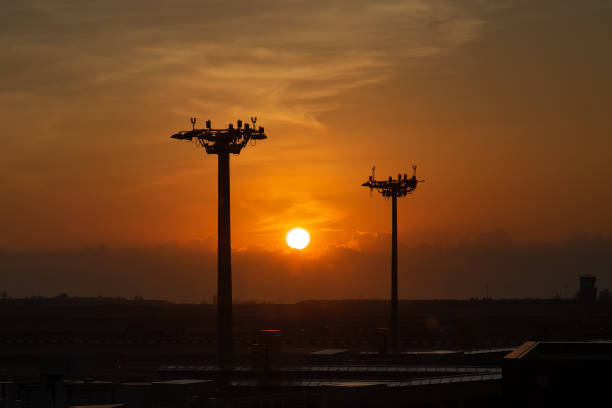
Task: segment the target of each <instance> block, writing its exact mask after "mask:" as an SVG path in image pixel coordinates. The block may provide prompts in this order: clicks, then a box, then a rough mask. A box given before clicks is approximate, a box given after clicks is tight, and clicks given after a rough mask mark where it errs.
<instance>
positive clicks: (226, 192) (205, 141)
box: [170, 118, 267, 369]
mask: <svg viewBox="0 0 612 408" xmlns="http://www.w3.org/2000/svg"><path fill="white" fill-rule="evenodd" d="M256 122H257V118H251V123H252V126H251V125H249V124H248V123H245V124H244V127H243V126H242V121H241V120H238V121H237V122H236V127H234V125H233V124H232V123H230V124H229V125H228V127H227V128H226V129H213V128H212V127H211V123H210V120H207V121H206V128H205V129H196V127H195V125H196V118H191V125H192V129H191V130H186V131H180V132H178V133H176V134H174V135H172V136H170V137H171V138H173V139H178V140H189V141H192V142H195V143H196V144H197V145H199V146H200V147H203V148H204V149H205V150H206V153H208V154H216V155H217V156H218V173H219V174H218V196H219V203H218V211H219V213H218V237H217V240H218V251H217V357H218V361H219V367H221V368H223V369H228V368H231V367H232V364H233V358H232V349H233V343H234V341H233V334H232V329H233V324H232V321H233V320H232V253H231V239H230V173H229V155H230V153H231V154H236V155H237V154H240V151H241V150H242V148H243V147H245V146H246V145H247V144H248V143H249V141H257V140H261V139H266V138H267V136H266V135H265V133H264V128H263V127H261V126H260V127H259V128H258V129H255V124H256Z"/></svg>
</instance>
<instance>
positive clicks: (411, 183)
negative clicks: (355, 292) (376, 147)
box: [362, 166, 425, 352]
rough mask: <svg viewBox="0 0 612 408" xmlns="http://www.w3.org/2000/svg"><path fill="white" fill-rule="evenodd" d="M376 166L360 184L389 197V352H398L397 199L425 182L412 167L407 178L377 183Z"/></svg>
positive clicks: (399, 176)
mask: <svg viewBox="0 0 612 408" xmlns="http://www.w3.org/2000/svg"><path fill="white" fill-rule="evenodd" d="M375 170H376V166H374V167H372V175H371V176H370V177H368V181H366V182H365V183H363V184H362V186H363V187H369V188H370V190H373V189H376V191H378V192H379V193H380V194H381V195H382V196H383V197H384V198H385V199H388V198H389V197H391V203H392V205H391V208H392V210H391V225H392V227H391V352H398V351H400V350H399V323H398V298H397V198H398V197H405V196H406V195H408V194H411V193H412V192H413V191H414V190H415V189H416V187H417V184H418V183H420V182H423V181H425V180H417V178H416V166H412V170H413V174H412V177H411V178H408V175H407V174H404V177H402V175H401V174H398V175H397V179H395V180H394V179H393V177H391V176H389V179H388V180H385V181H378V180H376V178H375V176H374V171H375Z"/></svg>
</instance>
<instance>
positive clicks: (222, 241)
mask: <svg viewBox="0 0 612 408" xmlns="http://www.w3.org/2000/svg"><path fill="white" fill-rule="evenodd" d="M229 171H230V170H229V152H227V151H224V152H219V157H218V173H219V174H218V191H219V208H218V212H219V215H218V221H217V228H218V235H217V237H218V239H217V241H218V242H217V245H218V247H217V248H218V249H217V355H218V357H219V365H220V366H221V367H229V366H231V365H232V355H233V346H234V341H233V337H232V322H233V315H232V242H231V226H230V174H229Z"/></svg>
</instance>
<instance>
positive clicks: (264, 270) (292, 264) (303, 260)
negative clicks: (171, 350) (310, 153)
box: [0, 233, 612, 302]
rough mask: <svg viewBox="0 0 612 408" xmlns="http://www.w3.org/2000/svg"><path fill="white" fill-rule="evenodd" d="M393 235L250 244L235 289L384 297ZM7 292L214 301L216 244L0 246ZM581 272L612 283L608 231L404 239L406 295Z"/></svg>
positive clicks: (567, 289) (546, 290) (537, 284)
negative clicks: (313, 249)
mask: <svg viewBox="0 0 612 408" xmlns="http://www.w3.org/2000/svg"><path fill="white" fill-rule="evenodd" d="M388 244H389V236H388V235H386V234H378V235H371V234H360V235H357V236H356V237H355V238H354V240H353V241H352V242H351V243H349V244H347V245H341V246H340V245H337V246H330V247H329V248H328V249H327V250H326V251H325V252H324V253H323V254H321V255H320V256H318V257H309V256H296V254H291V253H287V252H272V251H269V250H265V249H260V248H248V249H245V250H239V251H235V252H234V254H233V272H234V288H235V299H236V300H237V301H246V300H257V301H274V302H279V301H280V302H292V301H296V300H302V299H339V298H382V297H386V295H387V293H388V291H389V276H388V275H389V273H388V272H389V251H388V249H389V245H388ZM0 268H1V276H2V285H1V287H0V290H2V291H6V292H7V293H8V294H9V296H13V297H22V296H31V295H42V296H54V295H56V294H58V293H68V294H70V295H75V296H98V295H102V296H124V297H133V296H144V297H145V298H157V299H169V300H173V301H179V302H200V301H210V300H211V298H212V296H213V294H214V292H215V282H216V252H215V251H214V249H213V250H211V249H206V248H205V247H204V246H197V245H191V246H179V245H171V244H168V245H163V246H158V247H151V248H144V249H110V248H104V247H100V248H96V249H82V250H64V251H55V252H38V251H22V252H0ZM581 274H593V275H596V276H597V277H598V286H599V288H601V289H604V288H612V238H610V237H600V236H591V237H587V236H577V237H574V238H572V239H568V240H566V241H563V242H557V243H548V244H524V243H514V242H512V241H511V240H510V239H508V238H507V237H506V236H505V235H504V234H503V233H490V234H484V235H482V236H481V237H480V238H478V239H475V240H471V241H464V242H461V243H458V244H455V245H445V246H442V245H420V246H416V247H400V293H401V297H402V298H406V299H423V298H470V297H482V296H484V295H485V294H486V290H488V293H489V295H490V296H492V297H496V298H504V297H505V298H509V297H510V298H522V297H553V296H554V295H555V294H559V295H561V296H565V295H566V294H568V295H570V296H571V295H572V294H573V293H574V292H575V290H576V288H577V282H578V276H580V275H581Z"/></svg>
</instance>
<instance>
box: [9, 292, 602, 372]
mask: <svg viewBox="0 0 612 408" xmlns="http://www.w3.org/2000/svg"><path fill="white" fill-rule="evenodd" d="M387 315H388V302H386V301H377V300H355V301H351V300H347V301H306V302H300V303H297V304H238V305H235V306H234V331H235V343H236V344H235V352H236V354H237V360H238V361H237V363H238V364H246V365H248V364H249V363H250V357H251V344H252V343H253V341H254V340H255V338H256V332H257V330H259V329H280V330H281V333H282V352H283V360H284V361H283V362H284V363H285V364H299V363H300V362H301V361H302V360H303V359H304V358H305V356H306V355H307V353H308V352H311V351H314V350H319V349H324V348H342V349H349V350H351V352H352V353H353V354H354V355H355V356H356V357H355V358H359V357H358V356H359V352H361V351H374V350H376V349H377V347H378V346H379V343H380V332H379V331H377V328H380V327H387V326H388V324H387ZM400 317H401V322H400V327H401V331H400V333H401V344H402V349H403V350H404V351H416V350H474V349H483V348H504V347H514V346H517V345H520V344H521V343H522V342H524V341H527V340H534V339H537V340H541V341H543V340H559V341H560V340H596V339H611V338H612V303H607V302H605V303H604V302H593V303H590V304H585V303H581V302H578V301H575V300H457V301H450V300H449V301H447V300H440V301H438V300H430V301H401V302H400ZM215 326H216V313H215V307H214V306H213V305H189V304H172V303H167V302H159V301H148V300H123V299H106V298H95V299H83V298H53V299H3V300H0V376H1V377H5V378H11V379H15V378H27V377H35V376H36V371H37V370H38V369H39V367H40V366H41V364H44V361H46V360H48V359H49V358H51V359H68V360H69V361H71V363H70V364H73V365H74V371H75V373H76V374H75V375H87V376H91V377H95V378H106V379H113V378H119V377H120V378H121V379H122V380H126V379H134V380H152V379H155V378H157V368H158V367H160V366H162V365H172V364H175V365H182V364H184V365H198V364H202V365H205V364H214V363H215V352H216V347H215ZM0 379H1V378H0Z"/></svg>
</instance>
